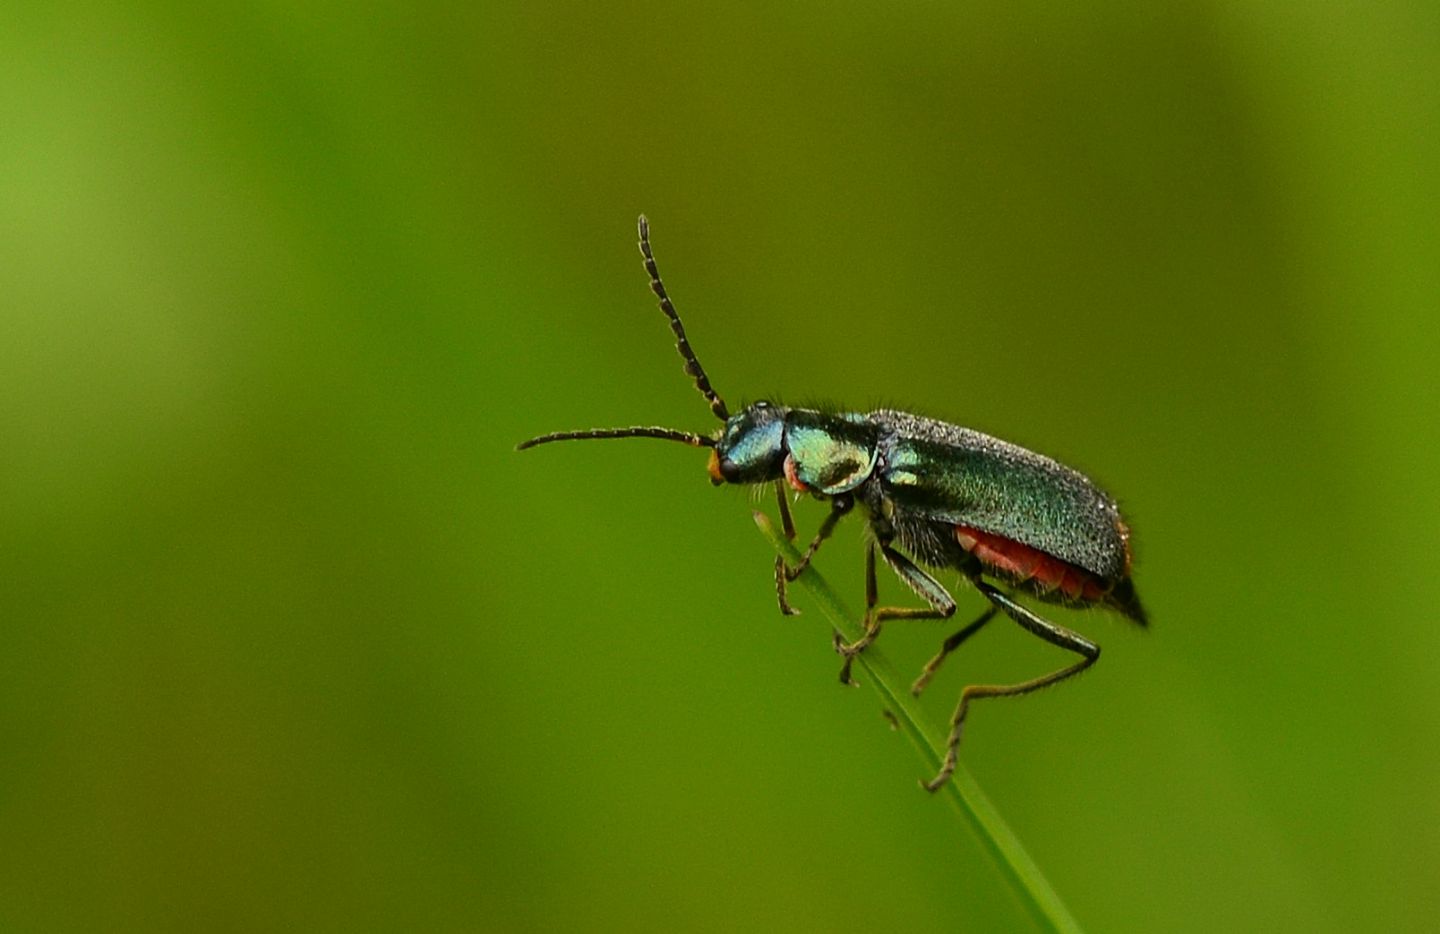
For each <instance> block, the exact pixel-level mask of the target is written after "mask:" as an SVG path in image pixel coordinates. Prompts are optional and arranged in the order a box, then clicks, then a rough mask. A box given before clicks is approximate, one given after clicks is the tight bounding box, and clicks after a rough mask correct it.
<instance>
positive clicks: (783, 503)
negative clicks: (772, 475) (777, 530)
mask: <svg viewBox="0 0 1440 934" xmlns="http://www.w3.org/2000/svg"><path fill="white" fill-rule="evenodd" d="M775 502H776V503H777V504H778V505H779V507H780V527H781V528H782V529H784V530H785V540H786V541H789V542H793V541H795V520H794V519H793V518H791V516H790V501H789V500H788V499H786V498H785V482H784V481H783V480H776V481H775ZM786 570H787V569H786V567H785V559H784V558H782V557H780V556H779V555H776V556H775V599H776V600H777V601H779V603H780V613H781V614H782V615H784V616H797V615H799V613H800V611H799V610H797V609H795V608H793V607H791V606H790V601H789V600H786V599H785V583H786V573H785V572H786Z"/></svg>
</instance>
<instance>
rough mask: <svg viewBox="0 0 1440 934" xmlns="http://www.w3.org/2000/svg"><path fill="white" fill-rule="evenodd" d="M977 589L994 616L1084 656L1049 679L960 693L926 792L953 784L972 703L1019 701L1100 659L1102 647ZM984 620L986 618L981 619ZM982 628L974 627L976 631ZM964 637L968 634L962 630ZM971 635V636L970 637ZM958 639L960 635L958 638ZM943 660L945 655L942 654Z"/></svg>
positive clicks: (987, 588) (998, 594) (994, 592)
mask: <svg viewBox="0 0 1440 934" xmlns="http://www.w3.org/2000/svg"><path fill="white" fill-rule="evenodd" d="M972 583H974V584H975V586H976V588H977V589H978V590H979V591H980V592H981V593H982V594H984V595H985V598H986V599H987V600H989V601H990V603H991V604H992V605H993V606H992V611H991V612H992V613H993V612H994V611H995V610H999V611H1001V612H1003V613H1004V614H1005V615H1006V616H1008V617H1010V618H1011V619H1013V620H1015V622H1017V623H1019V624H1020V625H1021V627H1022V628H1024V629H1025V630H1027V631H1028V632H1031V633H1034V634H1035V635H1037V636H1039V637H1040V638H1042V639H1044V640H1045V641H1046V642H1049V643H1050V644H1051V645H1055V646H1059V647H1060V648H1062V649H1067V650H1069V651H1071V652H1074V653H1075V654H1077V655H1079V656H1081V658H1080V660H1079V661H1078V662H1075V663H1074V664H1072V665H1067V666H1066V667H1064V668H1061V669H1058V670H1056V671H1052V672H1050V673H1049V674H1047V675H1041V676H1040V677H1038V678H1031V679H1030V680H1029V681H1021V682H1020V683H1019V684H971V685H969V686H967V687H966V688H965V690H963V691H961V692H960V703H959V704H958V705H956V707H955V714H954V716H952V717H951V718H950V737H949V739H948V740H947V743H946V750H945V760H944V761H943V762H942V763H941V765H940V772H939V774H937V775H936V776H935V777H934V778H933V779H931V780H930V781H928V782H923V781H922V782H921V785H922V786H924V788H925V790H926V791H938V790H940V789H941V788H943V787H944V786H945V783H946V782H947V781H949V780H950V776H951V774H952V773H953V772H954V771H955V764H956V761H957V760H958V758H959V751H960V738H961V736H962V734H963V732H964V729H965V714H966V713H967V712H968V711H969V709H970V702H971V701H973V700H979V699H980V698H983V697H1016V696H1019V695H1021V694H1029V693H1030V692H1031V691H1038V690H1039V689H1040V688H1043V687H1046V686H1047V685H1051V684H1055V683H1057V682H1060V681H1064V680H1065V679H1066V678H1069V677H1072V676H1074V675H1078V674H1079V673H1080V672H1082V671H1084V670H1085V669H1086V668H1089V667H1090V666H1091V665H1093V664H1095V661H1096V660H1097V659H1098V658H1100V646H1098V645H1096V644H1095V643H1093V642H1091V641H1090V640H1089V639H1086V638H1085V637H1083V636H1081V635H1079V634H1078V633H1074V632H1071V631H1070V630H1069V629H1066V628H1065V627H1064V626H1061V625H1059V624H1057V623H1052V622H1050V621H1049V620H1048V619H1045V618H1044V617H1042V616H1040V615H1038V614H1036V613H1035V612H1033V611H1032V610H1030V609H1027V608H1026V607H1024V606H1022V605H1020V604H1019V603H1016V602H1015V601H1014V600H1013V599H1012V598H1011V597H1010V596H1009V595H1008V594H1005V593H1004V592H1002V591H1000V590H998V589H996V588H995V587H993V586H991V585H990V584H988V583H986V582H985V581H982V580H979V579H978V578H976V579H972ZM982 619H983V617H982ZM979 625H981V624H972V626H974V628H975V629H978V628H979ZM961 633H965V630H961ZM967 634H968V633H967ZM957 635H958V634H957ZM942 657H943V654H942Z"/></svg>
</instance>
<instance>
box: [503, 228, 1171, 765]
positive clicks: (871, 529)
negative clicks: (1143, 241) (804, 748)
mask: <svg viewBox="0 0 1440 934" xmlns="http://www.w3.org/2000/svg"><path fill="white" fill-rule="evenodd" d="M639 234H640V254H641V256H642V257H643V259H644V266H645V270H646V272H647V273H648V274H649V276H650V288H651V290H652V291H653V292H654V293H655V296H656V297H657V298H658V299H659V302H660V310H661V311H662V312H664V314H665V317H666V318H667V319H668V320H669V323H670V329H671V331H673V332H674V335H675V346H676V349H677V350H678V351H679V352H680V356H681V358H682V359H683V360H684V362H685V372H686V373H687V374H688V375H689V376H690V378H691V379H692V380H693V381H694V383H695V387H696V389H698V390H699V391H700V394H701V395H702V396H704V397H705V401H706V402H707V403H709V406H710V411H711V413H712V414H714V416H715V417H716V418H717V419H719V420H720V421H721V422H722V423H723V424H722V426H721V427H720V428H719V429H718V430H716V431H715V432H714V433H713V434H709V435H702V434H695V433H692V432H687V431H680V430H677V429H673V428H662V427H632V428H594V429H588V430H584V431H561V432H553V433H551V434H545V435H540V436H538V437H535V438H531V439H529V440H527V441H524V442H521V443H520V444H519V445H518V446H517V449H518V450H524V449H526V448H532V447H535V446H537V445H541V444H549V443H551V442H555V441H578V440H594V439H604V438H659V439H662V440H666V441H677V442H680V443H682V444H687V445H690V446H692V447H700V448H709V449H710V463H709V466H708V471H709V474H710V480H711V482H712V483H713V484H715V485H717V486H719V485H721V484H773V485H774V487H775V496H776V501H777V503H778V504H779V511H780V518H781V522H782V525H783V528H784V532H785V535H786V536H787V537H788V538H790V539H791V540H793V539H794V538H795V536H796V532H795V523H794V520H793V518H792V517H791V514H790V506H789V502H788V500H787V497H786V488H787V487H788V488H789V489H791V490H793V491H795V492H796V493H797V494H808V495H810V496H813V497H816V498H818V499H820V500H825V501H828V502H829V504H830V512H829V514H828V515H827V516H826V517H825V519H824V521H823V522H822V523H821V524H820V528H819V531H817V532H816V534H815V537H814V538H813V539H811V541H810V544H809V547H807V548H806V549H805V552H804V553H803V555H802V556H801V558H800V560H799V562H798V563H796V564H795V565H794V566H793V567H792V566H790V565H788V564H787V563H786V562H785V559H784V558H776V559H775V596H776V600H777V602H778V603H779V606H780V611H781V613H783V614H785V615H787V616H788V615H793V614H794V613H795V612H796V611H795V610H794V609H793V608H792V607H791V606H790V603H789V600H788V599H787V597H786V585H787V584H788V583H790V582H792V581H794V580H795V579H796V578H797V577H799V576H800V574H801V573H802V572H803V571H804V570H805V568H807V567H808V566H809V565H810V562H811V561H812V560H813V559H814V557H815V554H816V552H817V551H818V550H819V549H820V546H821V545H822V544H823V543H824V542H825V540H826V539H828V538H829V537H830V535H831V533H832V532H834V530H835V527H836V525H837V524H838V523H839V522H840V520H841V519H843V518H844V517H845V516H847V515H849V514H850V513H851V512H852V511H853V510H855V508H856V507H859V509H860V511H861V513H863V515H864V517H865V522H866V526H867V529H868V533H869V534H868V544H867V545H866V549H865V614H864V618H863V626H864V630H863V633H862V635H861V636H860V638H858V639H856V640H855V641H853V642H845V641H844V640H843V639H842V638H841V636H840V634H839V633H835V635H834V648H835V651H836V652H838V653H839V654H840V655H841V656H842V657H843V658H844V663H843V665H842V667H841V670H840V680H841V681H842V682H845V683H850V668H851V664H852V662H853V661H854V659H855V657H856V656H857V655H859V654H860V653H861V652H863V651H864V650H865V649H866V648H867V647H868V646H870V645H871V644H872V643H873V642H874V641H875V639H876V638H877V637H878V636H879V635H880V631H881V628H882V626H883V625H884V623H886V622H887V621H889V620H896V619H949V618H950V617H952V616H953V615H954V614H955V611H956V607H957V604H956V602H955V598H954V597H952V596H951V595H950V593H949V591H947V590H946V589H945V587H944V586H943V585H941V583H940V582H939V581H937V580H936V579H935V578H934V577H933V576H932V575H931V574H930V572H928V571H926V570H925V568H926V567H928V568H931V569H934V570H944V569H949V570H954V571H958V572H959V573H960V576H961V577H963V578H964V579H965V580H966V581H968V582H969V583H970V585H971V586H972V587H974V588H975V589H976V590H977V591H979V593H980V594H981V595H982V596H983V597H984V598H985V600H986V602H987V603H988V606H987V608H986V609H985V611H984V612H983V613H981V614H980V616H979V617H978V618H976V619H975V620H974V621H973V622H971V623H970V624H969V625H967V626H965V627H963V628H961V629H959V630H957V631H956V632H955V633H954V634H953V635H951V636H950V637H949V638H948V639H946V640H945V641H944V643H942V645H941V647H940V651H939V653H937V654H936V655H935V657H934V658H932V659H931V660H930V661H929V662H928V663H927V664H926V665H925V667H924V669H923V670H922V671H921V673H920V676H919V677H918V678H917V679H916V681H915V683H914V684H913V685H912V687H911V693H913V694H915V695H917V696H918V695H919V694H920V693H921V691H923V690H924V689H925V686H926V685H927V684H928V683H929V682H930V679H931V678H932V677H934V675H935V672H936V671H937V670H938V669H939V667H940V665H941V663H942V662H943V661H944V660H945V658H946V656H948V655H949V654H950V653H952V652H954V651H955V650H956V649H958V648H959V647H960V645H961V644H962V643H964V642H965V640H966V639H968V638H970V637H971V636H973V635H974V634H975V633H976V632H978V631H980V629H981V628H982V627H984V626H985V624H986V623H988V622H990V621H991V620H992V619H994V618H995V617H996V615H997V614H1004V615H1005V616H1007V617H1009V618H1010V619H1012V620H1014V621H1015V622H1016V623H1018V624H1019V625H1020V626H1021V627H1022V628H1024V629H1025V630H1027V631H1028V632H1031V633H1033V634H1034V635H1036V636H1039V637H1040V638H1041V639H1043V640H1045V641H1046V642H1048V643H1050V644H1051V645H1055V646H1058V647H1060V648H1062V649H1065V650H1067V651H1069V652H1072V653H1074V654H1075V655H1077V656H1079V659H1078V660H1077V661H1074V662H1072V663H1071V664H1069V665H1067V666H1065V667H1063V668H1059V669H1057V670H1055V671H1052V672H1050V673H1048V674H1044V675H1040V676H1038V677H1035V678H1031V679H1029V680H1027V681H1021V682H1019V683H1016V684H1008V685H981V684H972V685H969V686H967V687H966V688H964V689H963V690H962V691H961V692H960V701H959V703H958V704H957V705H956V707H955V712H954V714H953V716H952V717H951V719H950V734H949V737H948V740H947V745H946V753H945V758H944V761H943V763H942V765H941V767H940V771H939V773H938V774H937V775H936V776H935V777H934V778H933V779H931V780H930V781H928V782H926V781H922V782H921V784H922V785H923V786H924V787H925V788H926V789H927V790H929V791H936V790H938V789H939V788H941V787H943V786H944V784H945V783H946V782H947V781H948V780H949V778H950V776H951V774H952V773H953V772H954V770H955V765H956V761H957V758H958V755H959V748H960V739H961V735H962V733H963V730H964V726H965V717H966V714H967V713H968V711H969V709H970V704H971V702H972V701H975V700H978V699H980V698H986V697H1011V696H1016V695H1020V694H1028V693H1030V692H1031V691H1035V690H1038V689H1040V688H1043V687H1046V686H1047V685H1051V684H1055V683H1057V682H1059V681H1063V680H1065V679H1066V678H1070V677H1073V676H1074V675H1077V674H1079V673H1080V672H1082V671H1084V670H1085V669H1087V668H1089V667H1090V666H1091V665H1093V664H1095V662H1096V660H1097V659H1099V657H1100V647H1099V646H1098V645H1096V644H1095V643H1094V642H1092V641H1090V640H1089V639H1087V638H1085V637H1084V636H1081V635H1079V634H1078V633H1075V632H1072V631H1071V630H1069V629H1067V628H1066V627H1064V626H1061V625H1059V624H1058V623H1054V622H1052V621H1050V620H1048V619H1046V618H1044V617H1043V616H1041V615H1039V614H1038V613H1036V612H1035V611H1034V610H1032V609H1030V608H1029V607H1027V606H1026V605H1025V604H1023V603H1021V602H1020V601H1018V600H1016V599H1015V596H1014V594H1016V593H1024V594H1026V595H1028V596H1030V597H1033V598H1035V599H1037V600H1040V601H1041V602H1044V603H1052V604H1060V605H1066V606H1086V607H1099V608H1103V609H1107V610H1111V611H1114V612H1116V613H1119V614H1120V615H1121V616H1123V617H1124V618H1126V619H1129V620H1131V621H1133V622H1135V623H1138V624H1139V625H1141V626H1145V625H1147V620H1146V615H1145V611H1144V609H1143V608H1142V607H1141V605H1140V599H1139V597H1138V596H1137V595H1136V593H1135V586H1134V584H1133V582H1132V580H1131V563H1132V560H1131V550H1130V529H1129V527H1128V526H1127V525H1126V524H1125V521H1124V519H1123V518H1122V517H1121V515H1120V508H1119V506H1118V505H1117V504H1116V502H1115V500H1114V499H1113V498H1111V497H1110V496H1109V495H1108V494H1106V493H1105V492H1104V491H1103V490H1101V489H1100V488H1099V487H1097V486H1096V485H1095V484H1094V483H1093V482H1092V481H1091V480H1090V479H1089V478H1088V477H1086V476H1084V475H1083V474H1081V473H1079V472H1078V471H1075V470H1072V469H1071V468H1069V467H1066V466H1064V465H1063V464H1060V463H1058V462H1056V461H1054V460H1051V459H1050V458H1048V457H1045V456H1044V455H1041V454H1037V453H1035V452H1033V451H1030V450H1027V449H1026V448H1023V447H1020V446H1019V445H1015V444H1011V443H1009V442H1007V441H1002V440H1000V439H998V438H993V437H991V436H989V435H986V434H982V433H981V432H978V431H975V430H973V429H970V428H962V427H960V426H958V425H951V424H948V423H946V422H941V421H936V420H934V419H930V418H924V417H921V416H919V415H911V414H909V413H907V412H899V411H895V410H893V409H880V410H877V411H874V412H868V413H863V414H861V413H854V412H837V411H827V410H821V409H807V408H793V407H788V406H784V405H778V404H775V403H772V402H769V401H764V400H762V401H758V402H754V403H751V404H750V405H748V406H746V407H745V408H743V409H742V410H740V411H739V412H736V413H734V414H731V413H730V411H729V409H728V408H727V407H726V405H725V402H724V400H723V399H722V398H721V397H720V394H719V393H717V392H716V391H715V389H714V387H712V386H711V385H710V379H709V377H708V376H707V375H706V373H705V368H704V367H702V366H701V365H700V360H699V358H698V357H696V355H695V351H694V350H693V349H692V348H691V346H690V341H689V338H687V337H686V335H685V326H684V325H683V324H682V323H681V321H680V315H679V314H678V313H677V312H676V311H675V306H674V304H673V303H672V302H671V300H670V296H669V294H668V293H667V292H666V290H665V286H664V285H663V284H662V282H661V281H660V271H659V268H658V267H657V266H656V263H655V255H654V252H653V251H652V249H651V247H650V226H649V222H648V221H647V220H646V219H645V216H644V215H641V216H640V219H639ZM877 554H878V555H879V556H880V560H882V561H884V562H885V564H886V565H888V566H889V568H890V569H891V570H892V571H894V572H895V575H896V576H897V577H899V578H900V580H901V581H902V582H903V583H904V584H905V585H906V586H907V587H909V588H910V589H911V590H912V591H914V592H915V594H916V595H917V596H918V597H919V598H920V599H921V600H923V601H924V602H925V604H926V606H924V607H918V608H917V607H899V606H877V605H876V604H877V602H878V597H877V587H876V580H875V565H876V555H877ZM922 566H923V567H922Z"/></svg>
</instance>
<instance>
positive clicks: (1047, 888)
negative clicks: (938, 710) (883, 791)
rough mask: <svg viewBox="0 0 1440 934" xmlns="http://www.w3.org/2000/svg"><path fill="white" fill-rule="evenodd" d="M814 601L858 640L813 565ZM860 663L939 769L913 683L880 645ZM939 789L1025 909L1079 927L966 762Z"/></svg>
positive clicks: (1061, 927)
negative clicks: (900, 674)
mask: <svg viewBox="0 0 1440 934" xmlns="http://www.w3.org/2000/svg"><path fill="white" fill-rule="evenodd" d="M755 524H756V525H758V526H759V527H760V531H761V532H762V533H763V534H764V535H765V537H766V538H767V539H769V540H770V544H771V545H773V546H774V547H775V550H776V551H777V552H779V553H780V554H781V555H782V556H783V557H784V558H785V560H787V561H789V562H790V563H791V564H795V563H797V562H799V560H800V552H799V551H797V550H796V548H795V546H794V545H793V544H791V543H790V542H788V541H786V539H785V536H784V535H782V534H781V533H780V532H779V531H778V530H777V529H776V528H775V526H774V525H773V524H772V523H771V522H770V518H769V517H768V516H766V515H765V514H764V513H762V512H756V513H755ZM795 585H798V586H799V587H800V588H801V589H803V590H804V591H805V592H806V593H807V594H809V595H810V597H811V598H812V599H813V601H814V605H815V607H816V609H818V610H819V611H820V613H821V614H822V615H824V617H825V618H826V619H827V620H829V622H830V624H831V625H832V626H834V627H835V629H836V631H838V632H839V633H840V635H841V636H842V637H844V638H845V639H846V640H847V641H854V640H855V639H858V638H859V637H860V636H861V634H862V632H863V630H862V628H861V620H860V614H858V613H852V612H851V611H850V610H849V609H847V608H846V607H845V605H844V604H843V603H842V602H841V601H840V598H839V597H837V596H836V595H835V592H834V591H833V590H831V589H830V586H829V585H828V584H826V583H825V579H824V578H823V577H821V576H820V575H819V574H818V573H817V572H816V571H815V569H814V568H813V567H810V568H807V569H806V570H805V572H804V573H803V574H801V575H800V577H799V578H798V579H796V581H795ZM855 662H856V664H857V665H858V666H859V667H860V668H861V669H862V670H863V671H864V672H865V673H866V674H867V675H868V677H866V678H865V679H864V680H865V683H867V684H869V685H870V686H871V687H873V688H874V689H875V690H876V691H877V692H878V693H879V694H880V700H881V702H882V703H883V704H884V705H885V708H886V709H887V710H889V711H890V712H891V713H893V714H894V715H895V721H896V723H898V724H899V726H900V729H901V730H903V731H904V732H905V735H906V736H908V737H909V738H910V741H911V742H912V743H913V744H914V745H915V748H916V749H918V750H919V751H920V755H921V757H922V758H924V759H925V762H926V763H927V765H928V766H929V767H930V769H931V770H932V771H938V770H939V768H940V761H941V757H942V756H943V754H944V749H945V743H944V739H943V736H944V733H942V732H941V731H940V730H939V729H938V728H937V727H936V726H935V725H934V724H930V723H927V722H926V721H925V720H924V718H923V717H922V716H921V713H920V710H919V707H918V706H917V704H916V702H915V700H914V698H913V697H911V695H910V688H909V682H908V681H905V680H903V679H902V678H901V677H900V676H899V675H898V674H897V673H896V671H895V669H894V667H893V666H892V665H890V663H889V662H888V661H887V660H886V658H885V656H884V655H882V654H881V653H880V652H878V651H877V650H876V648H875V646H871V647H870V648H868V649H866V650H865V651H864V652H862V653H861V654H860V655H858V656H857V657H856V659H855ZM937 794H942V795H944V796H945V797H946V798H947V799H948V800H949V801H950V803H951V805H952V806H953V807H954V808H955V810H956V811H958V812H959V813H960V814H961V816H962V817H963V818H964V819H965V822H966V823H967V824H968V825H969V827H970V828H971V830H973V831H974V832H975V835H976V836H977V837H978V838H979V840H980V843H981V845H982V847H983V848H984V849H985V851H986V852H987V853H989V854H990V856H991V858H993V859H994V860H995V863H996V865H997V866H998V867H999V868H1000V872H1001V875H1003V876H1004V877H1005V878H1006V879H1007V880H1008V881H1009V882H1010V885H1011V888H1012V889H1013V890H1014V892H1015V895H1016V897H1017V898H1018V899H1019V900H1020V902H1021V904H1022V905H1023V906H1024V907H1025V909H1026V911H1028V912H1029V913H1030V915H1031V916H1032V917H1033V918H1034V919H1035V920H1036V922H1037V923H1038V924H1039V925H1040V926H1041V927H1042V928H1043V929H1045V930H1049V931H1065V932H1072V931H1074V932H1078V931H1079V930H1080V925H1079V924H1078V923H1076V921H1075V918H1074V917H1073V916H1072V915H1071V914H1070V912H1069V910H1068V909H1066V907H1065V903H1064V902H1062V901H1061V900H1060V896H1059V894H1057V893H1056V891H1055V889H1054V888H1053V887H1052V886H1051V885H1050V882H1049V880H1048V879H1046V878H1045V874H1044V873H1042V872H1041V871H1040V867H1039V866H1037V865H1035V861H1034V860H1032V859H1031V858H1030V854H1029V853H1027V852H1026V851H1025V847H1023V846H1021V844H1020V841H1019V840H1018V839H1017V838H1016V836H1015V834H1014V832H1013V831H1011V829H1010V827H1009V825H1008V824H1006V823H1005V820H1004V819H1003V818H1002V817H1001V816H1000V814H999V812H998V811H996V810H995V805H993V804H991V803H990V799H989V798H987V797H986V796H985V793H984V792H983V791H981V790H980V786H979V785H978V784H977V783H976V781H975V778H974V776H972V775H971V774H970V773H969V771H967V770H966V768H965V766H964V765H963V764H962V765H960V766H958V767H957V768H956V769H955V774H954V776H953V777H952V778H951V780H950V782H949V783H948V784H947V785H946V786H945V787H944V788H943V789H941V790H940V791H939V792H937Z"/></svg>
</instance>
